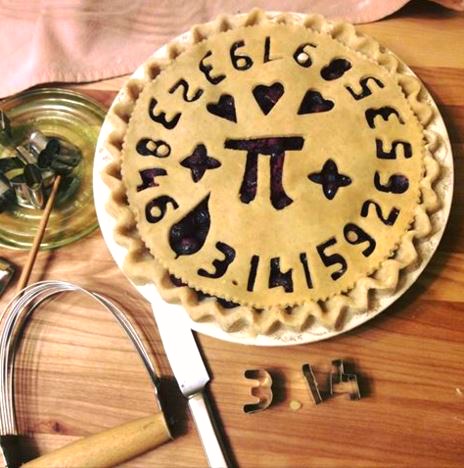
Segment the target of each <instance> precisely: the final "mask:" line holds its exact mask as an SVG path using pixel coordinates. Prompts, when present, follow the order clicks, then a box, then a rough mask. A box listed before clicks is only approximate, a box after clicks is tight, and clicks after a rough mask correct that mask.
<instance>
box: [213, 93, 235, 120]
mask: <svg viewBox="0 0 464 468" xmlns="http://www.w3.org/2000/svg"><path fill="white" fill-rule="evenodd" d="M206 109H207V111H208V112H209V113H210V114H213V115H217V116H218V117H221V118H222V119H226V120H230V121H231V122H237V114H236V112H235V101H234V97H233V96H231V95H230V94H222V95H221V97H220V98H219V101H218V102H210V103H209V104H207V105H206Z"/></svg>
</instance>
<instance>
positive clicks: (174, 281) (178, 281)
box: [169, 275, 187, 288]
mask: <svg viewBox="0 0 464 468" xmlns="http://www.w3.org/2000/svg"><path fill="white" fill-rule="evenodd" d="M169 279H170V280H171V283H172V284H173V285H174V286H175V287H176V288H181V287H182V286H187V284H186V283H184V282H183V281H182V280H181V279H180V278H178V277H177V276H174V275H169Z"/></svg>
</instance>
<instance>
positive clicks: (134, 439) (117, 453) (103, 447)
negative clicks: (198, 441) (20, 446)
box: [22, 413, 172, 468]
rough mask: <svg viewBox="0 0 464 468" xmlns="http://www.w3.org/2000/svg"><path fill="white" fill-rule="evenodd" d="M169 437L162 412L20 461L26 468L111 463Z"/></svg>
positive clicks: (81, 467)
mask: <svg viewBox="0 0 464 468" xmlns="http://www.w3.org/2000/svg"><path fill="white" fill-rule="evenodd" d="M170 439H172V436H171V433H170V432H169V428H168V425H167V424H166V420H165V418H164V415H163V413H158V414H156V415H154V416H148V417H145V418H142V419H137V420H136V421H131V422H128V423H125V424H122V425H121V426H117V427H114V428H112V429H108V430H107V431H104V432H100V433H98V434H94V435H91V436H89V437H84V438H83V439H80V440H77V441H76V442H72V443H71V444H69V445H66V446H64V447H62V448H60V449H58V450H55V451H54V452H50V453H47V454H45V455H43V456H41V457H39V458H36V459H34V460H31V461H30V462H27V463H25V464H24V465H22V466H23V467H28V468H29V467H30V468H55V467H56V468H58V467H59V468H71V467H73V468H84V467H95V466H98V467H99V468H100V467H111V466H115V465H118V464H120V463H123V462H125V461H127V460H130V459H132V458H135V457H137V456H138V455H141V454H142V453H145V452H147V451H148V450H151V449H153V448H155V447H157V446H158V445H161V444H162V443H164V442H166V441H168V440H170Z"/></svg>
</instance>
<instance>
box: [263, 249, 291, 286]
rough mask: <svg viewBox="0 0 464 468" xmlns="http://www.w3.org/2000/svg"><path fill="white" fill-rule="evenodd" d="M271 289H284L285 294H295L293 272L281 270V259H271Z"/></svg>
mask: <svg viewBox="0 0 464 468" xmlns="http://www.w3.org/2000/svg"><path fill="white" fill-rule="evenodd" d="M269 287H270V288H277V287H282V288H284V291H285V292H287V293H288V292H293V280H292V270H291V269H290V270H288V271H286V272H282V271H281V270H280V258H278V257H277V258H271V273H270V274H269Z"/></svg>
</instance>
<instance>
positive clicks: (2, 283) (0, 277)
mask: <svg viewBox="0 0 464 468" xmlns="http://www.w3.org/2000/svg"><path fill="white" fill-rule="evenodd" d="M14 273H15V267H14V266H13V265H12V264H11V263H10V262H9V261H8V260H6V259H4V258H0V296H1V295H2V294H3V291H5V289H6V287H7V286H8V283H9V282H10V281H11V278H13V275H14Z"/></svg>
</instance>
